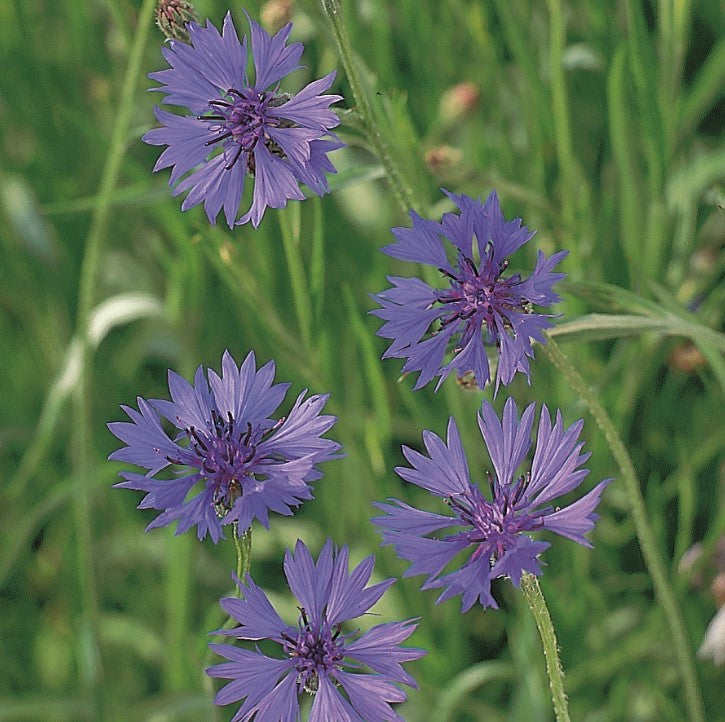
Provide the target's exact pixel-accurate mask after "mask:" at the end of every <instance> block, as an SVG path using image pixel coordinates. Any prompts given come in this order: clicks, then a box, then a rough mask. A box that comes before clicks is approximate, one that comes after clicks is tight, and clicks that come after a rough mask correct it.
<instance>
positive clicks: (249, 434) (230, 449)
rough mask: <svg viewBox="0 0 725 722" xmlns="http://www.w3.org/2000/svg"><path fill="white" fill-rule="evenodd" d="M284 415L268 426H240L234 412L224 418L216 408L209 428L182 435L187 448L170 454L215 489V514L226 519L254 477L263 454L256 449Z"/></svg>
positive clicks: (213, 501) (213, 498) (192, 427)
mask: <svg viewBox="0 0 725 722" xmlns="http://www.w3.org/2000/svg"><path fill="white" fill-rule="evenodd" d="M282 421H284V419H280V421H279V422H277V424H276V425H274V426H272V427H271V428H268V429H266V430H265V429H262V428H260V427H258V428H255V427H254V426H253V425H252V424H251V423H249V422H247V424H246V427H245V428H237V426H236V425H235V422H234V417H233V416H232V413H231V412H229V413H228V414H227V418H226V419H223V418H222V417H221V416H220V415H219V413H218V412H217V411H216V409H212V412H211V424H209V425H208V426H207V428H206V429H197V428H196V427H194V426H190V427H188V428H186V429H184V431H183V434H182V438H183V435H185V436H186V437H187V438H188V440H189V448H188V451H187V450H184V451H185V452H186V453H184V452H182V453H180V454H179V455H178V458H171V457H167V459H168V461H169V462H170V463H172V464H182V465H186V466H192V467H196V468H198V469H199V471H200V472H201V474H202V475H203V476H204V477H206V479H207V486H208V487H211V488H212V489H213V496H212V505H213V506H214V511H215V512H216V515H217V516H218V517H219V518H220V519H223V518H224V517H225V516H226V515H227V514H228V513H229V512H230V511H231V509H232V507H233V506H234V502H235V501H236V500H237V499H238V498H239V497H240V496H242V495H243V493H244V484H245V482H248V481H250V480H254V472H255V471H259V470H260V467H261V465H262V464H263V462H264V458H263V457H261V456H260V455H259V454H258V453H257V445H258V444H259V442H260V441H261V440H262V438H263V437H264V436H265V435H266V434H268V433H270V432H271V431H273V430H274V429H275V428H277V425H279V424H280V423H282Z"/></svg>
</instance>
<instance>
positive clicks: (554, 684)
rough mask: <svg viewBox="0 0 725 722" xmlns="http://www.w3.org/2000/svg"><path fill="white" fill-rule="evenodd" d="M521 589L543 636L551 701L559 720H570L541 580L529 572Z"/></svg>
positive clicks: (559, 661) (523, 580) (556, 648)
mask: <svg viewBox="0 0 725 722" xmlns="http://www.w3.org/2000/svg"><path fill="white" fill-rule="evenodd" d="M521 591H523V593H524V596H525V597H526V601H527V602H528V603H529V607H530V608H531V613H532V614H533V615H534V620H535V621H536V626H537V627H538V629H539V636H540V637H541V646H542V647H543V648H544V657H545V659H546V674H547V676H548V677H549V688H550V689H551V701H552V702H553V703H554V713H555V714H556V719H557V721H558V722H569V705H568V703H567V700H566V692H564V670H563V669H562V668H561V660H560V659H559V646H558V644H557V641H556V632H555V631H554V625H553V623H552V621H551V615H550V614H549V608H548V607H547V606H546V600H545V599H544V595H543V594H542V593H541V587H540V586H539V580H538V579H537V578H536V577H535V576H534V575H533V574H529V573H528V572H524V573H523V576H522V577H521Z"/></svg>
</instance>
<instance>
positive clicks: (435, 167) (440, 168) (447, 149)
mask: <svg viewBox="0 0 725 722" xmlns="http://www.w3.org/2000/svg"><path fill="white" fill-rule="evenodd" d="M462 159H463V153H462V151H461V150H460V149H459V148H452V147H451V146H450V145H439V146H436V147H435V148H431V149H430V150H429V151H426V154H425V165H426V167H427V168H428V170H429V171H430V172H431V173H432V174H433V175H434V176H438V177H439V178H448V177H450V176H451V174H452V173H453V172H455V171H456V170H458V168H459V166H460V164H461V160H462Z"/></svg>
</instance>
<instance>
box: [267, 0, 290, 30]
mask: <svg viewBox="0 0 725 722" xmlns="http://www.w3.org/2000/svg"><path fill="white" fill-rule="evenodd" d="M293 5H294V0H269V2H266V3H264V5H262V9H261V11H260V17H261V19H262V25H264V27H265V28H266V29H267V30H268V31H269V32H271V33H276V32H277V31H278V30H281V29H282V28H283V27H284V26H285V25H286V24H287V23H288V22H289V21H290V20H292V6H293Z"/></svg>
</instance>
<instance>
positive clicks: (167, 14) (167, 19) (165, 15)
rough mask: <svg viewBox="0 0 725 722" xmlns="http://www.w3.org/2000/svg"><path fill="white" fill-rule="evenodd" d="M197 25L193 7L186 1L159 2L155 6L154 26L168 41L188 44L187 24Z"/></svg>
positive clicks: (161, 0) (163, 0) (165, 0)
mask: <svg viewBox="0 0 725 722" xmlns="http://www.w3.org/2000/svg"><path fill="white" fill-rule="evenodd" d="M191 22H194V23H198V22H199V18H198V16H197V14H196V10H195V9H194V6H193V5H192V4H191V3H189V2H186V0H159V3H158V5H157V6H156V24H157V25H158V26H159V30H161V32H162V33H163V34H164V35H165V36H166V37H167V38H169V39H172V40H179V41H181V42H182V43H188V42H189V30H188V29H187V27H186V24H187V23H191Z"/></svg>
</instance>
